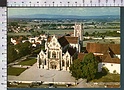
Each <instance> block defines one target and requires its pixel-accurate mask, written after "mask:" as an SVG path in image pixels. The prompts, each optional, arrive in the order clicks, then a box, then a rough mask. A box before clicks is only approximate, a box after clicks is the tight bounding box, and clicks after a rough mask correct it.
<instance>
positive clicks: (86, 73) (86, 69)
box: [82, 53, 98, 81]
mask: <svg viewBox="0 0 124 90" xmlns="http://www.w3.org/2000/svg"><path fill="white" fill-rule="evenodd" d="M82 66H83V67H82V73H83V74H82V77H83V78H86V79H87V81H90V80H92V79H94V78H95V75H96V73H97V71H98V62H97V60H96V57H95V56H94V54H93V53H89V54H87V55H85V56H84V59H83V62H82Z"/></svg>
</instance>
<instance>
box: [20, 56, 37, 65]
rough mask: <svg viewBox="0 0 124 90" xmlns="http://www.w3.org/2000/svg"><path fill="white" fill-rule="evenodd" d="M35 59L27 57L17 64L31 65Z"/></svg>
mask: <svg viewBox="0 0 124 90" xmlns="http://www.w3.org/2000/svg"><path fill="white" fill-rule="evenodd" d="M36 61H37V60H36V59H34V58H28V59H26V60H24V61H22V62H20V63H18V65H28V66H32V65H33V64H34V63H36Z"/></svg>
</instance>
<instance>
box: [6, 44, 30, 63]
mask: <svg viewBox="0 0 124 90" xmlns="http://www.w3.org/2000/svg"><path fill="white" fill-rule="evenodd" d="M31 49H32V48H31V43H29V42H25V43H19V44H17V45H12V44H9V45H8V46H7V59H8V60H7V61H8V63H11V62H13V61H15V60H16V59H18V58H20V57H22V56H25V55H28V54H30V53H31Z"/></svg>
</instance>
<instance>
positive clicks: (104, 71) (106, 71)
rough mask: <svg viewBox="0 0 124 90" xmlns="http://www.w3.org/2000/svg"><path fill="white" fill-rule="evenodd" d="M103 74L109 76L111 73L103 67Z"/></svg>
mask: <svg viewBox="0 0 124 90" xmlns="http://www.w3.org/2000/svg"><path fill="white" fill-rule="evenodd" d="M102 73H103V74H105V75H107V74H108V73H109V70H108V68H106V67H103V68H102Z"/></svg>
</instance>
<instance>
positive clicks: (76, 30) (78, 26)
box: [74, 23, 83, 41]
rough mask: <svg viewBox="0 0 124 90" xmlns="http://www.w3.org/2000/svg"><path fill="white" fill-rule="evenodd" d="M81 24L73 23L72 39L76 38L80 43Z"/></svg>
mask: <svg viewBox="0 0 124 90" xmlns="http://www.w3.org/2000/svg"><path fill="white" fill-rule="evenodd" d="M82 36H83V34H82V24H81V23H75V26H74V37H78V38H79V40H80V41H82Z"/></svg>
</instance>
